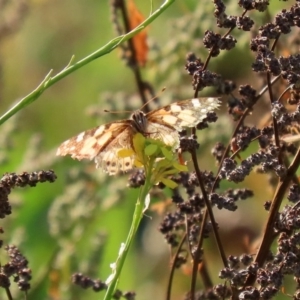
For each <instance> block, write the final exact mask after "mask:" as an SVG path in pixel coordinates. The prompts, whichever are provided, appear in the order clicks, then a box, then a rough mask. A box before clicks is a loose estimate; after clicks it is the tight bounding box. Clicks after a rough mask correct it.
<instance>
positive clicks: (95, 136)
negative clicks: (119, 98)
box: [56, 98, 220, 175]
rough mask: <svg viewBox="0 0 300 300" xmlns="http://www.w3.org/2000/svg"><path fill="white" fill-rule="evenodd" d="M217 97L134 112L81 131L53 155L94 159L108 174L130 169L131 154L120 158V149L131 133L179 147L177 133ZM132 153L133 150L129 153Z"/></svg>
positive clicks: (210, 108)
mask: <svg viewBox="0 0 300 300" xmlns="http://www.w3.org/2000/svg"><path fill="white" fill-rule="evenodd" d="M219 105H220V101H219V99H218V98H198V99H197V98H195V99H191V100H184V101H179V102H175V103H173V104H170V105H167V106H165V107H162V108H159V109H156V110H153V111H150V112H149V113H144V112H142V111H141V110H137V111H135V112H134V113H133V114H132V115H131V118H130V119H128V120H121V121H116V122H112V123H108V124H105V125H102V126H98V127H96V128H93V129H90V130H87V131H84V132H82V133H80V134H79V135H77V136H75V137H72V138H71V139H69V140H67V141H65V142H64V143H62V144H61V145H60V147H59V148H58V150H57V153H56V155H61V156H65V155H68V154H69V155H71V157H72V158H74V159H78V160H81V159H83V158H87V159H90V160H93V159H94V160H95V162H96V165H97V168H98V167H100V168H102V169H103V170H104V171H105V172H107V173H108V174H109V175H114V174H116V173H118V171H124V172H125V171H128V170H131V169H132V168H133V167H134V166H133V162H134V157H126V158H121V157H119V156H118V151H119V150H120V149H133V145H132V139H133V136H134V135H135V134H136V133H138V132H140V133H141V134H143V135H144V136H146V137H149V138H152V139H157V140H160V141H162V142H163V143H165V144H166V145H168V146H172V147H173V148H174V149H176V148H178V146H179V133H178V132H180V131H182V130H183V128H185V127H194V126H196V125H197V124H198V123H199V122H201V121H203V119H204V118H205V117H206V116H207V113H208V112H211V111H213V110H214V109H216V108H218V107H219ZM133 153H134V152H133Z"/></svg>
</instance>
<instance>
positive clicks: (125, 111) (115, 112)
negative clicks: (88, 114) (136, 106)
mask: <svg viewBox="0 0 300 300" xmlns="http://www.w3.org/2000/svg"><path fill="white" fill-rule="evenodd" d="M165 90H166V88H165V87H164V88H162V90H161V91H160V93H159V94H158V95H157V96H155V97H153V98H151V99H150V100H148V101H147V102H146V103H144V104H143V106H142V107H141V108H140V109H141V110H142V109H143V108H144V107H145V106H146V105H147V104H148V103H150V102H151V101H153V100H155V99H157V98H158V97H159V96H160V95H161V94H162V93H163V92H164V91H165ZM104 112H106V113H110V114H122V113H132V111H130V110H107V109H104Z"/></svg>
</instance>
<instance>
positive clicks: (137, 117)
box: [131, 110, 147, 135]
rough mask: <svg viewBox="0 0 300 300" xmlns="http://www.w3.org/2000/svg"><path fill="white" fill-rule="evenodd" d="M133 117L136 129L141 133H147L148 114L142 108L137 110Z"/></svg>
mask: <svg viewBox="0 0 300 300" xmlns="http://www.w3.org/2000/svg"><path fill="white" fill-rule="evenodd" d="M131 119H132V120H133V126H134V129H135V130H136V131H137V132H140V133H141V134H143V135H145V133H146V127H147V117H146V114H145V113H144V112H143V111H141V110H137V111H135V112H134V113H133V114H132V115H131Z"/></svg>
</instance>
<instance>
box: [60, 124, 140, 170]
mask: <svg viewBox="0 0 300 300" xmlns="http://www.w3.org/2000/svg"><path fill="white" fill-rule="evenodd" d="M133 134H134V129H133V127H132V120H122V121H118V122H112V123H109V124H106V125H102V126H99V127H96V128H93V129H90V130H87V131H84V132H82V133H80V134H79V135H77V136H75V137H72V138H70V139H69V140H67V141H65V142H64V143H62V144H61V145H60V147H59V148H58V150H57V153H56V155H60V156H65V155H71V157H72V158H73V159H78V160H81V159H84V158H85V159H90V160H93V159H94V160H95V162H96V165H97V167H100V168H102V169H103V170H104V171H105V172H107V173H109V174H110V175H114V174H116V173H117V172H118V171H119V170H121V171H128V170H130V169H132V168H133V161H134V157H126V158H120V157H119V156H118V151H119V150H120V149H132V137H133Z"/></svg>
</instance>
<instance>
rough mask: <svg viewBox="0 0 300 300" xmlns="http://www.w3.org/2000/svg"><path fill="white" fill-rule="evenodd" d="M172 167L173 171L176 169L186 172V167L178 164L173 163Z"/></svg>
mask: <svg viewBox="0 0 300 300" xmlns="http://www.w3.org/2000/svg"><path fill="white" fill-rule="evenodd" d="M173 167H174V168H175V169H177V170H178V171H180V172H187V171H188V167H187V166H186V165H182V164H180V163H178V162H173Z"/></svg>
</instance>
